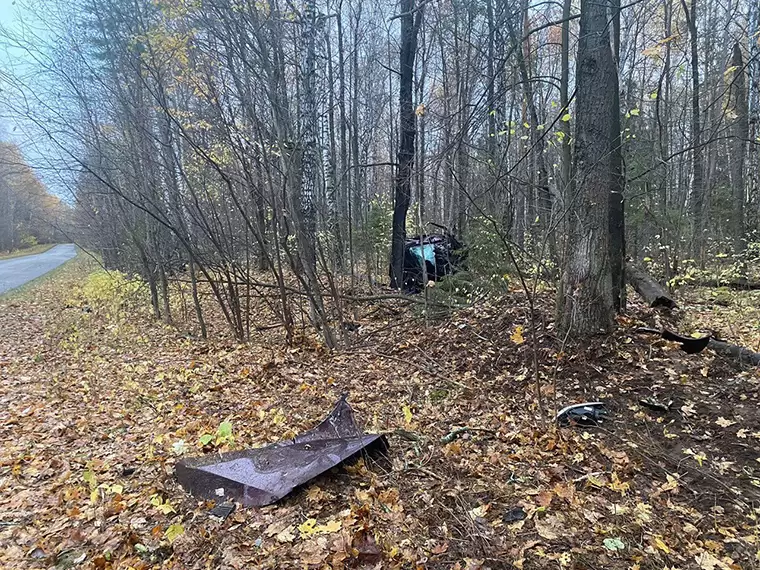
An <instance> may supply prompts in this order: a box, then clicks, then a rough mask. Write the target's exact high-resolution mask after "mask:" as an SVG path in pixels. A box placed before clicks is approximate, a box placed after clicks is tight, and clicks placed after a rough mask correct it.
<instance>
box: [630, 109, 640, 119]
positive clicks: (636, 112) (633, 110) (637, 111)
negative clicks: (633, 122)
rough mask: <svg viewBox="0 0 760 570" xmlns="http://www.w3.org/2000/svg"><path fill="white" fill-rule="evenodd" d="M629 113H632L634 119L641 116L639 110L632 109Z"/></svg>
mask: <svg viewBox="0 0 760 570" xmlns="http://www.w3.org/2000/svg"><path fill="white" fill-rule="evenodd" d="M629 113H631V115H632V116H633V117H638V116H639V110H638V109H636V108H634V109H631V110H630V111H629Z"/></svg>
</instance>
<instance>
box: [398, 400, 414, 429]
mask: <svg viewBox="0 0 760 570" xmlns="http://www.w3.org/2000/svg"><path fill="white" fill-rule="evenodd" d="M401 411H402V412H404V421H405V422H406V424H407V425H409V424H410V423H412V417H413V416H412V409H411V408H410V407H409V406H406V405H404V406H402V408H401Z"/></svg>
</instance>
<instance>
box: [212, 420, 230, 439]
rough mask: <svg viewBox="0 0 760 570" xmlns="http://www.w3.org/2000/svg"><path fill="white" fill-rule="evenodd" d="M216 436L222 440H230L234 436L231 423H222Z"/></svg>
mask: <svg viewBox="0 0 760 570" xmlns="http://www.w3.org/2000/svg"><path fill="white" fill-rule="evenodd" d="M216 435H217V436H218V437H220V438H228V437H230V436H231V435H232V424H231V423H230V422H222V423H220V424H219V429H217V430H216Z"/></svg>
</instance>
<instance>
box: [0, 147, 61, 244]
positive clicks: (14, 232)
mask: <svg viewBox="0 0 760 570" xmlns="http://www.w3.org/2000/svg"><path fill="white" fill-rule="evenodd" d="M66 210H67V208H66V206H64V205H63V204H62V203H61V200H60V199H59V198H58V197H56V196H53V195H52V194H50V193H49V192H48V191H47V189H46V188H45V186H44V185H43V184H42V182H40V180H39V178H37V175H36V174H35V173H34V171H33V170H32V169H31V168H30V167H29V165H27V164H26V162H25V161H24V158H23V156H22V155H21V151H20V150H19V148H18V147H17V146H16V145H14V144H12V143H0V251H12V250H14V249H19V248H24V247H29V246H31V245H36V244H37V243H50V242H53V241H55V240H57V239H60V231H59V229H58V228H60V226H59V225H58V224H62V223H63V222H64V218H65V216H66V214H67V212H66Z"/></svg>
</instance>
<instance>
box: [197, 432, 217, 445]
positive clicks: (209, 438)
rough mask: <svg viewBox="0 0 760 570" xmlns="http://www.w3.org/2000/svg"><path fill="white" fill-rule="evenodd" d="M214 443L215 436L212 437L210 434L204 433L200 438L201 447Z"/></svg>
mask: <svg viewBox="0 0 760 570" xmlns="http://www.w3.org/2000/svg"><path fill="white" fill-rule="evenodd" d="M212 441H214V436H213V435H211V434H210V433H204V434H203V435H202V436H201V437H200V442H201V445H208V444H209V443H211V442H212Z"/></svg>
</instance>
